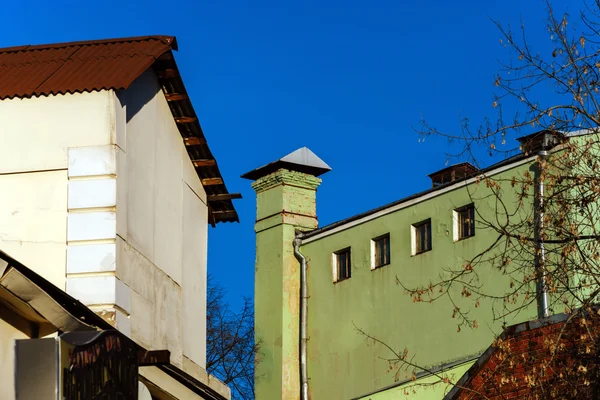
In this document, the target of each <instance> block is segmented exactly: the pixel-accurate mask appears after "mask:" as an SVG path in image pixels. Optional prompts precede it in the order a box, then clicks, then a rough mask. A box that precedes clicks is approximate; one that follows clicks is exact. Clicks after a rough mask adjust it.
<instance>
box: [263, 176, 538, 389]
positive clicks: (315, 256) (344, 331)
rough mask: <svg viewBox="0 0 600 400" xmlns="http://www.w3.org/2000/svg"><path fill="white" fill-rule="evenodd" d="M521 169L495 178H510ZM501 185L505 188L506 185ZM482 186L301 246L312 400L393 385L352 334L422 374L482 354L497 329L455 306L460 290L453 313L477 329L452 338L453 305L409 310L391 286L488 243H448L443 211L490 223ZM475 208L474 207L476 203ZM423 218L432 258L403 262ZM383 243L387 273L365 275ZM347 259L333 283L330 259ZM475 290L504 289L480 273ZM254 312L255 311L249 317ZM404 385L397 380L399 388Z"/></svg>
mask: <svg viewBox="0 0 600 400" xmlns="http://www.w3.org/2000/svg"><path fill="white" fill-rule="evenodd" d="M526 169H528V166H522V167H521V168H517V169H513V170H511V171H507V172H504V173H503V174H502V177H504V178H510V177H512V176H514V175H515V174H519V173H522V172H523V171H524V170H526ZM508 180H510V179H508ZM508 186H509V185H508V184H507V188H506V190H504V193H503V199H504V201H505V203H507V204H511V203H514V191H513V190H512V189H510V188H508ZM488 194H489V191H488V189H487V188H486V187H485V185H484V184H479V185H475V184H473V185H471V186H470V187H469V189H468V190H467V189H466V188H462V189H456V190H453V191H451V192H448V193H446V194H442V195H440V196H437V197H434V198H431V199H429V200H426V201H422V202H420V203H418V204H415V205H412V206H410V207H407V208H405V209H402V210H399V211H396V212H394V213H392V214H388V215H386V216H383V217H381V218H378V219H375V220H372V221H369V222H366V223H363V224H360V225H358V226H355V227H352V228H350V229H347V230H344V231H341V232H339V233H335V234H333V235H330V236H327V237H324V238H323V239H319V240H316V241H313V242H310V243H308V244H305V245H303V246H302V248H301V251H302V252H303V253H304V254H305V256H306V257H307V258H308V260H309V261H308V265H309V295H310V300H309V314H308V330H309V337H310V340H309V342H308V352H309V354H308V356H309V361H308V372H309V377H310V389H311V393H312V400H321V399H350V398H353V397H356V396H359V395H361V394H363V393H369V392H371V391H374V390H376V389H378V388H381V387H385V386H388V385H391V384H393V383H394V375H393V374H392V373H389V372H388V364H387V363H386V362H385V361H383V360H382V358H389V357H390V356H392V355H391V354H390V353H389V351H388V350H386V349H385V348H383V347H382V346H381V345H376V344H374V343H372V342H369V341H367V340H365V337H364V336H362V335H360V334H359V333H357V331H356V329H355V326H356V327H359V328H361V329H362V330H364V331H366V332H367V333H369V334H370V335H372V336H375V337H377V338H378V339H380V340H382V341H384V342H385V343H387V344H389V345H391V346H392V347H393V348H394V349H397V350H398V351H400V352H401V351H402V350H403V349H404V348H407V349H408V351H409V353H410V354H411V355H414V357H415V358H414V361H415V362H416V363H417V364H419V365H423V366H432V365H439V364H442V363H444V362H448V361H449V360H455V359H460V358H462V357H465V356H467V355H472V354H475V353H477V352H480V351H483V350H484V349H486V348H487V347H488V346H489V345H490V344H491V342H492V340H493V338H494V334H496V333H499V332H501V329H502V328H501V323H499V322H497V323H493V321H492V312H491V307H492V306H491V303H490V302H486V301H482V303H481V305H480V306H479V307H478V308H475V307H474V302H473V300H472V299H463V298H461V296H460V290H461V289H462V287H457V288H456V290H454V291H452V292H451V293H452V295H453V299H454V301H455V302H456V303H457V304H458V305H459V306H460V307H461V309H463V310H466V309H469V310H470V313H471V316H472V317H473V318H475V319H477V320H478V322H479V326H480V327H479V328H478V329H475V330H471V329H468V328H464V329H463V330H462V331H461V332H460V333H457V325H456V320H454V319H452V312H453V305H452V302H451V301H449V300H448V299H447V298H445V299H441V300H439V301H437V302H435V303H433V304H430V303H415V302H413V300H412V298H411V297H410V296H408V295H407V294H406V293H405V292H404V290H403V289H402V288H401V287H400V286H399V285H398V284H397V283H396V277H398V278H399V279H401V280H402V282H403V283H404V284H405V285H407V286H414V285H418V284H427V283H428V282H429V281H430V280H432V279H434V280H435V279H436V278H438V277H439V274H440V273H442V272H443V270H444V268H456V267H460V266H462V265H463V264H464V260H465V259H467V258H470V257H473V256H474V255H475V254H477V253H478V252H480V251H481V250H482V249H484V248H485V247H487V246H488V245H489V244H490V243H491V241H492V240H493V239H494V238H495V237H496V236H497V235H496V234H495V233H493V232H491V231H490V230H481V229H476V235H475V236H474V237H471V238H468V239H465V240H462V241H458V242H454V241H453V219H452V218H453V217H452V211H453V210H454V209H456V208H458V207H461V206H464V205H466V204H469V203H471V202H472V201H473V200H474V201H475V205H476V208H477V210H478V211H479V212H480V213H482V214H483V215H485V216H487V217H486V218H491V217H493V216H494V215H495V213H496V208H495V207H496V205H495V203H494V202H491V201H490V200H489V199H485V197H486V196H487V195H488ZM478 199H483V200H478ZM427 218H431V222H432V231H433V238H432V242H433V249H432V250H431V251H429V252H426V253H423V254H419V255H416V256H411V228H410V227H411V224H413V223H416V222H420V221H422V220H425V219H427ZM388 232H389V234H390V242H391V264H390V265H387V266H384V267H381V268H378V269H375V270H371V269H370V239H372V238H375V237H377V236H380V235H382V234H385V233H388ZM348 246H350V247H351V249H352V250H351V251H352V278H350V279H348V280H344V281H341V282H338V283H332V262H331V255H332V253H333V252H335V251H336V250H339V249H343V248H345V247H348ZM480 278H481V280H480V283H481V284H482V285H483V288H484V289H483V290H485V291H486V292H487V293H498V294H501V293H502V292H503V289H504V288H506V287H507V286H508V284H509V281H508V279H507V278H506V277H505V276H502V274H500V273H499V272H497V271H492V270H490V269H489V268H486V269H481V270H480ZM257 311H259V310H257ZM532 317H535V309H532V311H531V312H530V313H522V314H520V315H519V318H518V320H508V321H507V324H509V325H511V324H513V323H517V322H521V321H522V320H527V319H531V318H532ZM403 378H406V376H400V379H403Z"/></svg>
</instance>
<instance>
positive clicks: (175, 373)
mask: <svg viewBox="0 0 600 400" xmlns="http://www.w3.org/2000/svg"><path fill="white" fill-rule="evenodd" d="M0 260H1V261H4V263H6V265H5V266H3V267H2V268H0V274H2V275H3V276H4V275H6V274H7V273H10V270H11V269H15V270H16V271H18V272H19V273H20V274H21V275H23V276H24V277H25V278H27V279H28V280H29V281H30V282H32V283H33V284H34V285H36V286H38V287H39V288H40V289H41V290H42V291H43V292H44V293H46V294H47V295H48V296H49V297H50V298H52V299H53V300H54V301H55V302H56V303H57V304H58V305H59V306H61V307H62V308H63V309H64V310H65V311H66V312H67V313H69V314H70V315H71V316H73V317H74V318H76V319H78V320H79V321H80V322H81V323H82V324H84V325H88V326H89V325H92V326H95V327H97V328H98V329H101V330H116V331H118V332H120V331H119V330H118V329H116V328H115V327H114V326H112V325H111V324H109V323H108V322H106V321H105V320H104V319H103V318H102V317H100V316H99V315H98V314H96V313H95V312H93V311H92V310H90V309H89V308H88V307H86V306H85V305H84V304H83V303H81V302H80V301H79V300H77V299H75V298H74V297H72V296H71V295H69V294H68V293H66V292H65V291H63V290H62V289H60V288H58V287H57V286H55V285H54V284H52V283H51V282H49V281H48V280H46V279H45V278H44V277H42V276H41V275H39V274H37V273H36V272H34V271H33V270H31V269H29V268H28V267H26V266H25V265H23V264H22V263H20V262H19V261H17V260H16V259H14V258H13V257H11V256H10V255H8V254H6V253H5V252H3V251H1V250H0ZM4 263H2V264H4ZM121 334H123V333H121ZM134 343H135V342H134ZM135 345H136V346H137V347H138V348H139V349H141V350H144V351H146V352H147V351H148V350H147V349H145V348H144V347H143V346H141V345H139V344H138V343H135ZM156 367H157V368H159V369H161V370H163V371H164V372H165V373H167V374H168V375H170V376H172V377H173V378H174V379H175V380H177V381H178V382H179V383H181V384H182V385H183V386H185V387H187V388H188V389H190V390H192V391H193V392H195V393H197V394H200V395H205V396H209V397H205V398H206V399H208V400H228V399H226V398H225V397H223V396H221V395H220V394H219V393H218V392H216V391H215V390H214V389H212V388H211V387H209V386H208V385H206V384H204V383H202V382H200V381H199V380H197V379H195V378H193V377H192V376H191V375H189V374H188V373H186V372H184V371H182V370H181V369H179V368H178V367H176V366H174V365H172V364H171V363H170V361H169V363H168V364H165V365H158V364H157V365H156Z"/></svg>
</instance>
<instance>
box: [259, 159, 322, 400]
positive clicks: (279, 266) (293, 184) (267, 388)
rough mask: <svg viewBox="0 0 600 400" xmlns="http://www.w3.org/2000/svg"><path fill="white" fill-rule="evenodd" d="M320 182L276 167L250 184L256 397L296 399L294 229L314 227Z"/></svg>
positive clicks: (296, 266)
mask: <svg viewBox="0 0 600 400" xmlns="http://www.w3.org/2000/svg"><path fill="white" fill-rule="evenodd" d="M320 182H321V180H320V179H318V178H315V177H314V176H311V175H306V174H302V173H297V172H292V171H287V170H284V169H281V170H279V171H277V172H275V173H272V174H270V175H268V176H265V177H263V178H261V179H259V180H257V181H256V182H254V183H253V185H252V187H253V188H254V190H255V191H256V193H257V207H256V224H255V228H254V229H255V231H256V265H255V277H256V278H255V294H254V307H255V310H256V313H255V314H256V315H255V339H256V341H257V342H259V343H260V351H259V353H260V354H259V355H258V360H259V363H258V364H257V367H256V371H255V375H256V378H257V381H256V386H255V390H256V398H257V399H286V400H287V399H289V400H292V399H297V398H299V387H300V379H299V374H300V372H299V371H300V370H299V365H298V359H299V354H298V353H299V288H300V266H299V263H298V261H297V260H296V258H295V256H294V252H293V240H294V238H295V235H296V231H297V230H312V229H315V228H316V227H317V219H316V204H315V193H316V188H317V186H318V185H319V183H320Z"/></svg>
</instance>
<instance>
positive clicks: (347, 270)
mask: <svg viewBox="0 0 600 400" xmlns="http://www.w3.org/2000/svg"><path fill="white" fill-rule="evenodd" d="M334 254H335V267H336V269H337V279H336V282H339V281H343V280H344V279H348V278H350V277H351V276H352V261H351V257H350V248H349V247H348V248H347V249H343V250H340V251H336V252H335V253H334Z"/></svg>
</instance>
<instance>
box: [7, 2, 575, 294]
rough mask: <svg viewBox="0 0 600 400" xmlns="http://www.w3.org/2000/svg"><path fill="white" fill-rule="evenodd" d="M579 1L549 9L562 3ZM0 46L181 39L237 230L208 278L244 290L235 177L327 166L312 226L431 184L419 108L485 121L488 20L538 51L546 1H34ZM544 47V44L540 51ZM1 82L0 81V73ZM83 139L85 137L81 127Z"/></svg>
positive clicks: (212, 251) (212, 254)
mask: <svg viewBox="0 0 600 400" xmlns="http://www.w3.org/2000/svg"><path fill="white" fill-rule="evenodd" d="M575 3H577V1H571V2H569V1H566V0H557V1H555V4H556V5H557V6H558V7H565V6H567V5H568V7H570V8H571V10H570V11H572V12H573V13H575V12H576V11H577V10H578V8H577V5H576V4H575ZM2 9H3V10H2V16H3V18H2V24H0V32H1V35H0V46H2V47H4V46H15V45H23V44H42V43H53V42H64V41H73V40H85V39H102V38H112V37H125V36H140V35H149V34H163V35H175V36H176V37H177V40H178V43H179V51H178V52H177V53H176V54H175V56H176V60H177V63H178V65H179V69H180V71H181V73H182V76H183V80H184V82H185V84H186V87H187V89H188V92H189V93H190V96H191V99H192V102H193V104H194V107H195V109H196V112H197V114H198V116H199V117H200V121H201V124H202V127H203V129H204V131H205V134H206V136H207V138H208V143H209V145H210V147H211V150H212V151H213V153H214V154H215V156H216V158H217V161H218V163H219V167H220V169H221V172H222V173H223V175H224V177H225V180H226V184H227V187H228V189H229V191H231V192H241V193H242V194H243V196H244V198H243V199H242V200H236V201H235V205H236V208H237V210H238V212H239V214H240V219H241V223H240V224H228V223H225V224H219V225H217V228H214V229H210V236H209V272H210V273H211V274H213V275H214V276H215V278H216V279H217V280H219V281H220V282H221V284H222V285H223V286H224V287H225V288H226V289H227V290H228V291H229V296H230V299H231V300H232V301H233V302H236V303H237V300H236V299H237V298H238V297H239V296H241V295H252V293H253V290H254V289H253V277H254V232H253V224H254V216H255V200H254V192H253V191H252V189H251V187H250V181H247V180H243V179H240V178H239V176H240V175H241V174H242V173H244V172H247V171H249V170H252V169H254V168H256V167H258V166H261V165H263V164H266V163H268V162H270V161H273V160H275V159H278V158H280V157H282V156H284V155H286V154H287V153H289V152H291V151H293V150H295V149H297V148H299V147H302V146H307V147H309V148H310V149H312V150H313V151H314V152H315V153H316V154H317V155H318V156H320V157H321V158H322V159H323V160H324V161H325V162H327V163H328V164H329V165H330V166H331V167H332V169H333V170H332V171H331V172H329V173H328V174H326V175H324V176H323V184H322V185H321V187H320V188H319V192H318V200H317V204H318V214H319V220H320V223H321V225H324V224H328V223H331V222H334V221H336V220H339V219H343V218H346V217H349V216H351V215H353V214H356V213H359V212H363V211H366V210H369V209H371V208H374V207H377V206H380V205H383V204H385V203H388V202H391V201H394V200H397V199H399V198H402V197H404V196H407V195H410V194H412V193H415V192H417V191H421V190H424V189H427V188H428V187H429V186H430V182H429V180H428V178H427V174H429V173H431V172H434V171H436V170H438V169H441V168H443V167H444V166H445V162H446V158H445V156H444V152H445V151H446V150H447V144H446V143H445V142H444V141H443V140H439V139H438V140H429V139H428V140H427V141H426V142H425V143H419V141H418V135H417V134H416V133H415V132H414V131H413V129H412V128H411V127H412V126H416V125H418V123H419V120H420V115H421V113H422V114H423V115H424V116H425V117H426V118H427V119H428V120H430V121H431V122H432V123H434V124H435V125H437V126H439V127H443V128H445V129H447V130H453V129H454V130H455V129H457V128H458V124H457V122H458V116H459V114H460V113H462V114H463V115H467V116H469V117H470V118H471V119H472V120H473V121H474V122H476V121H477V120H479V119H480V118H481V117H482V116H483V115H484V114H490V113H491V112H492V109H491V104H492V101H493V91H494V85H493V80H494V74H495V72H496V71H497V69H498V64H497V61H496V60H497V59H503V60H505V61H506V60H507V54H506V52H505V51H504V49H503V48H502V46H501V45H500V43H499V39H500V34H499V32H498V30H497V29H496V27H495V26H494V24H493V23H492V22H491V20H490V18H493V19H497V20H499V21H500V22H502V23H509V22H510V23H512V24H513V25H516V26H518V25H519V24H520V21H521V19H523V20H524V21H525V23H526V25H527V29H528V31H529V34H530V38H531V41H532V43H534V44H536V43H539V42H542V43H545V42H547V32H546V31H545V30H544V26H543V22H544V18H545V13H544V3H543V1H542V0H521V1H519V0H502V1H497V0H483V1H482V0H455V1H447V0H444V1H442V0H435V1H419V0H412V1H405V0H396V1H393V0H387V1H383V0H381V1H380V0H370V1H352V0H329V1H328V0H319V1H315V0H303V1H272V2H266V1H261V0H254V1H201V0H181V1H165V0H161V1H155V0H148V1H144V2H142V1H139V2H133V1H127V0H120V1H115V0H104V1H86V0H83V1H82V0H80V1H40V0H28V1H20V2H6V3H5V4H3V6H2ZM541 48H542V49H544V47H543V46H542V47H541ZM0 79H1V77H0ZM82 134H85V132H82Z"/></svg>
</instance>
